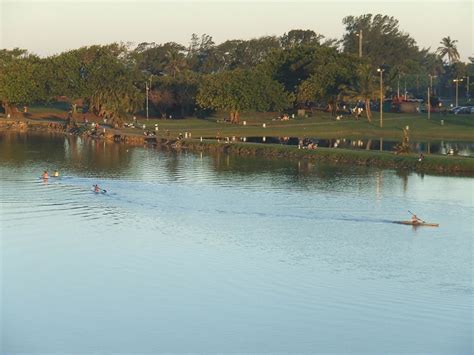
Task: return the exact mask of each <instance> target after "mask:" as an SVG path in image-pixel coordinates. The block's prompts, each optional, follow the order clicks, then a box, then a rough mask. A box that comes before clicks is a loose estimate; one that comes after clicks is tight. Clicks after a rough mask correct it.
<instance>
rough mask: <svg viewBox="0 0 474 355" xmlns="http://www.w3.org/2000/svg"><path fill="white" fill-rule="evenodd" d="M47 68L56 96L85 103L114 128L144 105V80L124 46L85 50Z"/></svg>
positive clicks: (52, 60) (68, 54) (51, 62)
mask: <svg viewBox="0 0 474 355" xmlns="http://www.w3.org/2000/svg"><path fill="white" fill-rule="evenodd" d="M48 66H49V67H50V70H49V72H50V78H49V80H48V83H49V84H50V87H51V88H52V89H51V91H52V93H53V94H54V95H56V96H67V97H69V98H70V99H71V100H74V99H79V98H80V99H83V100H84V102H86V103H88V104H89V106H90V107H89V108H90V110H91V111H92V112H94V113H95V114H97V115H99V116H100V117H105V118H109V119H111V122H112V124H117V125H121V124H122V123H123V119H124V118H125V115H126V114H127V113H131V112H134V111H136V110H138V109H139V108H140V107H142V105H143V101H144V95H143V92H144V88H143V86H144V82H145V79H144V77H143V74H142V73H141V72H140V70H139V69H138V66H137V65H136V62H135V57H134V56H132V55H130V53H129V51H128V49H127V47H126V46H124V45H121V44H117V43H113V44H110V45H106V46H90V47H82V48H79V49H77V50H73V51H69V52H66V53H63V54H61V55H59V56H56V57H52V58H50V60H49V61H48Z"/></svg>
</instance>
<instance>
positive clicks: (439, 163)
mask: <svg viewBox="0 0 474 355" xmlns="http://www.w3.org/2000/svg"><path fill="white" fill-rule="evenodd" d="M81 127H82V126H81ZM0 130H3V131H30V130H31V131H46V132H58V133H67V132H66V128H65V125H64V122H61V121H46V120H39V121H36V120H27V119H23V120H5V119H2V120H0ZM193 132H194V131H193ZM180 133H181V132H180ZM85 135H87V134H85ZM191 136H192V137H193V138H183V139H177V138H174V137H173V135H172V134H171V132H170V131H166V132H163V129H161V131H159V134H158V136H145V135H144V134H143V131H142V130H137V129H131V128H128V129H112V128H110V127H106V128H101V129H100V130H99V131H98V132H97V134H94V135H92V136H91V137H92V138H94V139H103V140H106V141H111V142H122V143H125V144H130V145H153V146H156V147H157V148H158V149H173V150H183V149H187V150H191V151H208V152H217V151H218V152H224V153H231V154H238V155H242V156H259V157H266V158H278V159H307V160H311V161H324V162H331V163H336V164H345V165H363V166H374V167H380V168H389V169H401V170H409V171H417V172H436V173H442V174H448V173H461V174H466V175H469V176H474V159H472V158H469V157H460V156H441V155H431V154H425V158H424V159H423V161H421V162H420V161H419V160H418V154H414V153H412V154H400V155H396V154H394V153H392V152H380V151H368V150H350V149H341V148H337V149H336V148H322V147H320V148H317V149H298V147H297V146H289V145H279V144H259V143H244V142H239V141H238V142H232V141H229V142H223V141H222V140H221V141H220V142H218V141H217V140H215V139H202V140H201V139H200V137H199V138H198V137H196V133H194V134H192V135H191Z"/></svg>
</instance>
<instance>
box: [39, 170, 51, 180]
mask: <svg viewBox="0 0 474 355" xmlns="http://www.w3.org/2000/svg"><path fill="white" fill-rule="evenodd" d="M41 177H42V178H43V179H45V180H46V179H49V175H48V170H45V171H44V173H43V175H41Z"/></svg>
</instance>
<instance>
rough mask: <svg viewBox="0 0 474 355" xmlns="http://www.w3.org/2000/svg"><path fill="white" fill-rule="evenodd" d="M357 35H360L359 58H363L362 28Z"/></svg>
mask: <svg viewBox="0 0 474 355" xmlns="http://www.w3.org/2000/svg"><path fill="white" fill-rule="evenodd" d="M356 36H357V37H359V58H362V30H359V33H356Z"/></svg>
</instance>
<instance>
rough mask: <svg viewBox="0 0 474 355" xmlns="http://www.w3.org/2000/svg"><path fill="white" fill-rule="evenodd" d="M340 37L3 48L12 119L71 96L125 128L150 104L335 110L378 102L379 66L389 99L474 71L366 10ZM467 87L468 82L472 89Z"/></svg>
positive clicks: (0, 71) (165, 111)
mask: <svg viewBox="0 0 474 355" xmlns="http://www.w3.org/2000/svg"><path fill="white" fill-rule="evenodd" d="M343 24H344V26H345V33H344V35H343V37H342V39H340V40H335V39H328V38H325V37H324V36H323V35H321V34H318V33H316V32H314V31H313V30H299V29H295V30H291V31H289V32H288V33H285V34H283V35H282V36H279V37H278V36H263V37H259V38H254V39H250V40H227V41H225V42H223V43H221V44H216V43H214V41H213V38H212V37H211V36H209V35H206V34H203V35H201V36H198V35H196V34H193V35H192V37H191V39H190V42H189V44H188V45H186V46H185V45H182V44H179V43H175V42H168V43H164V44H157V43H140V44H138V45H137V46H136V47H135V48H131V47H130V46H127V45H124V44H119V43H113V44H109V45H93V46H88V47H82V48H79V49H74V50H70V51H67V52H63V53H60V54H58V55H53V56H50V57H47V58H40V57H38V56H36V55H34V54H32V53H29V52H28V51H27V50H24V49H13V50H6V49H2V50H0V100H1V102H2V107H3V109H4V111H5V113H6V114H15V113H16V112H18V107H20V106H22V105H29V104H32V103H40V104H41V103H49V102H51V101H54V100H56V99H57V98H58V97H66V98H67V99H68V100H69V101H70V102H71V104H72V109H73V110H75V108H76V106H75V105H74V104H73V103H74V102H77V101H78V100H80V101H81V102H83V103H84V105H85V106H86V107H87V108H88V110H89V111H90V112H92V113H94V114H96V115H98V116H100V117H104V118H109V119H110V120H111V121H112V122H113V123H115V124H117V125H121V124H122V123H123V120H124V119H125V118H126V117H127V115H130V114H132V113H135V112H139V111H140V110H143V108H144V103H145V100H146V98H148V100H149V103H150V106H151V108H152V111H153V113H154V115H158V116H162V115H171V114H172V115H173V116H174V117H185V116H188V115H192V114H197V115H199V114H205V113H208V112H210V111H213V110H223V111H227V112H229V119H230V120H231V121H232V122H239V117H240V113H241V112H243V111H248V110H255V111H282V110H285V109H292V108H304V107H309V106H312V105H323V106H325V107H327V108H328V109H329V110H330V111H332V112H333V113H335V112H336V110H337V105H338V103H340V102H363V103H364V104H365V108H366V110H365V112H366V114H367V119H369V120H370V119H371V113H370V102H371V101H372V100H375V99H376V98H378V97H380V89H379V81H378V80H379V77H378V73H377V69H383V71H384V86H383V90H384V95H385V96H386V97H387V96H393V95H400V92H401V93H402V94H405V92H406V91H409V92H410V93H412V94H413V95H415V96H417V97H423V96H426V88H427V86H428V85H431V83H432V82H433V80H434V82H435V84H434V89H433V92H434V94H436V95H438V96H440V95H444V96H449V94H450V93H451V91H452V88H453V82H452V81H453V79H459V78H462V77H465V76H466V75H472V74H473V71H474V64H473V63H474V58H470V63H463V62H461V61H460V60H459V53H458V51H457V48H456V42H457V41H455V40H453V39H451V38H450V37H445V38H443V39H442V40H441V42H440V47H439V48H437V49H436V50H435V51H432V50H431V49H429V48H428V49H427V48H419V47H418V45H417V44H416V41H415V40H414V39H413V38H412V37H411V36H410V35H409V34H407V33H405V32H403V31H402V30H400V28H399V22H398V20H397V19H395V18H394V17H391V16H385V15H380V14H379V15H372V14H366V15H362V16H358V17H354V16H347V17H345V18H344V19H343ZM464 85H465V84H464Z"/></svg>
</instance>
